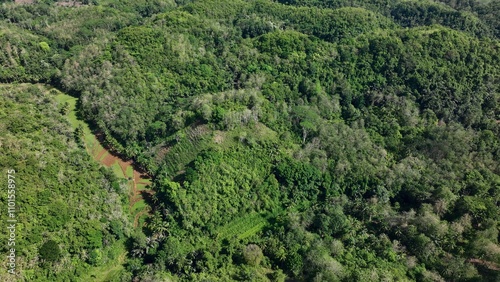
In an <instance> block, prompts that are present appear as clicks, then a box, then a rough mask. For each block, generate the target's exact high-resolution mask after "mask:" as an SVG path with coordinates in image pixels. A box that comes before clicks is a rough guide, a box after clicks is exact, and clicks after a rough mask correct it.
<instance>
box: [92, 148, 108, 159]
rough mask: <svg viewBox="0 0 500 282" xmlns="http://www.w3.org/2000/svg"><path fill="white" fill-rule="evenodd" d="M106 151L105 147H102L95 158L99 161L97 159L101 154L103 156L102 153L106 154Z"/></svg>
mask: <svg viewBox="0 0 500 282" xmlns="http://www.w3.org/2000/svg"><path fill="white" fill-rule="evenodd" d="M107 152H108V151H106V149H102V150H101V151H99V153H97V156H96V157H95V159H96V160H97V161H99V160H100V159H101V158H102V156H103V155H104V154H106V153H107Z"/></svg>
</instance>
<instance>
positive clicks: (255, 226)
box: [218, 213, 268, 239]
mask: <svg viewBox="0 0 500 282" xmlns="http://www.w3.org/2000/svg"><path fill="white" fill-rule="evenodd" d="M267 223H268V221H267V218H266V217H264V216H263V215H261V214H259V213H253V214H248V215H246V216H243V217H240V218H237V219H235V220H233V221H232V222H230V223H228V224H226V225H225V226H223V227H222V228H220V229H219V232H218V234H219V238H222V239H225V238H231V237H237V238H238V239H245V238H248V237H250V236H252V235H255V234H256V233H258V232H259V231H261V230H262V229H263V228H264V227H265V226H266V225H267Z"/></svg>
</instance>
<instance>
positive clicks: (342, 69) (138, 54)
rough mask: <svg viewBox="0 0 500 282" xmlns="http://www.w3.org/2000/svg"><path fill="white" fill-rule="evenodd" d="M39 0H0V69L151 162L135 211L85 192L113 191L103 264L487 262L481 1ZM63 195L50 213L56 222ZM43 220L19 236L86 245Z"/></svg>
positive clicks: (495, 41) (490, 116)
mask: <svg viewBox="0 0 500 282" xmlns="http://www.w3.org/2000/svg"><path fill="white" fill-rule="evenodd" d="M39 2H45V4H43V3H38V4H36V5H25V6H20V5H14V4H4V5H2V6H1V7H0V17H1V18H2V19H3V20H2V22H1V23H0V26H1V33H0V46H1V48H2V49H3V50H5V52H2V53H0V63H1V64H2V66H3V68H2V69H1V70H0V79H1V80H2V82H8V83H14V82H43V83H47V84H50V85H52V86H54V87H57V88H59V89H61V90H64V91H66V92H68V93H70V94H72V95H74V96H77V97H79V104H78V109H79V111H80V113H81V115H82V117H83V118H84V119H86V120H87V121H88V122H89V123H90V124H91V125H92V126H93V127H94V128H95V129H96V130H97V131H98V132H101V133H102V134H103V136H104V144H105V145H107V146H108V147H109V148H110V149H111V150H113V151H115V152H116V153H118V154H120V155H122V156H123V157H125V158H130V159H133V160H134V161H135V162H136V163H137V164H139V165H140V166H142V168H143V169H144V170H146V171H148V172H149V173H151V174H152V175H153V176H154V181H153V188H154V190H155V191H156V194H155V195H154V196H151V197H150V199H148V201H149V204H150V205H151V209H152V212H151V216H150V217H149V219H148V220H147V221H146V224H145V225H144V226H143V227H142V228H139V229H140V230H136V231H135V232H133V233H132V235H130V234H128V233H127V232H123V233H122V230H123V227H122V226H121V225H119V224H117V222H116V221H112V220H111V219H110V218H108V217H109V216H110V213H109V212H107V211H106V210H102V209H107V208H114V207H116V206H118V205H119V203H117V205H116V206H112V207H110V206H109V205H108V206H103V207H101V205H99V208H98V209H96V213H97V215H96V216H95V217H91V218H92V220H94V221H96V220H97V222H96V224H94V225H92V226H91V227H89V228H88V230H97V231H99V232H101V233H102V234H101V236H102V238H101V239H100V240H101V241H99V238H97V239H95V238H94V239H95V240H91V243H90V244H98V243H99V242H100V243H101V244H102V243H103V242H105V240H104V238H105V237H106V231H103V230H110V231H109V232H110V233H109V234H115V235H117V236H118V234H123V236H125V237H128V239H127V243H126V247H127V248H128V257H127V259H126V262H125V268H124V270H123V271H121V272H120V273H118V274H116V275H115V276H113V277H114V279H115V280H120V279H121V280H124V281H129V280H131V279H132V278H133V277H135V278H137V279H138V280H140V281H161V280H183V281H217V280H221V281H234V280H239V281H269V280H270V281H284V280H286V279H291V280H292V281H497V280H498V279H500V245H499V242H498V240H499V223H500V221H499V218H500V210H499V201H500V166H499V160H500V104H499V103H500V91H499V90H500V89H499V87H500V41H499V34H498V31H499V25H498V18H500V17H498V16H497V14H498V11H499V10H500V9H498V2H497V1H477V2H475V1H445V2H447V3H438V2H433V1H399V0H380V1H377V0H371V1H357V0H352V1H341V0H340V1H319V0H318V1H316V0H309V1H300V0H295V1H293V0H292V1H276V2H273V1H268V0H259V1H241V0H240V1H238V0H232V1H229V0H227V1H225V0H217V1H216V0H213V1H161V0H157V1H112V0H98V1H87V2H86V3H88V2H90V4H89V5H83V6H80V7H74V8H68V7H60V6H57V5H54V4H53V3H52V2H53V1H39ZM16 93H18V92H16ZM4 96H5V97H11V98H9V99H15V98H14V97H17V96H19V97H21V98H22V97H23V96H22V95H21V94H17V96H16V95H11V96H8V95H4ZM33 97H38V96H36V95H35V96H33ZM3 99H5V98H3ZM26 99H28V98H26ZM31 99H34V98H31ZM28 100H29V99H28ZM29 101H31V100H29ZM35 101H36V99H35ZM24 104H26V102H22V103H21V102H20V103H18V104H16V105H17V106H16V107H20V109H19V112H20V113H24V114H25V115H27V114H26V113H29V115H28V116H34V115H36V112H34V110H33V109H31V108H30V109H28V108H23V107H26V106H25V105H24ZM46 104H47V107H49V105H51V102H50V101H48V102H46ZM35 105H36V107H41V105H44V104H43V103H34V105H33V107H35ZM58 112H59V111H58V110H56V111H54V112H51V113H46V114H44V115H46V116H47V118H50V117H53V118H59V119H61V118H62V117H61V116H60V114H58ZM5 117H7V115H5ZM8 117H9V118H11V116H8ZM36 120H37V121H38V122H37V123H34V124H32V125H31V126H32V127H33V128H36V127H37V126H38V127H40V128H43V126H42V125H41V124H42V123H43V119H38V118H37V119H36ZM2 124H9V123H2ZM29 125H30V123H24V122H23V123H22V124H21V125H19V126H21V128H25V127H26V126H29ZM10 128H11V127H5V126H4V128H3V129H2V130H11V129H10ZM12 130H15V128H14V129H12ZM17 132H18V133H16V132H12V134H13V135H12V136H15V137H16V138H19V137H18V136H24V135H22V134H24V133H23V132H24V131H23V130H21V131H17ZM63 133H64V132H63ZM14 134H15V135H14ZM40 134H41V133H40ZM47 134H48V133H47ZM62 135H64V134H62ZM62 135H59V137H58V136H57V135H56V134H52V135H51V137H52V138H63V137H60V136H62ZM69 135H70V137H71V134H69ZM31 138H34V137H31ZM67 138H69V137H67ZM43 140H45V139H43ZM49 140H50V139H49ZM2 142H3V141H2ZM47 142H48V141H47ZM3 143H5V142H3ZM30 144H31V143H30ZM36 144H37V143H32V145H31V146H33V148H36V150H40V149H39V148H40V147H39V146H38V145H36ZM46 146H48V145H46ZM65 146H66V147H63V148H59V149H58V150H62V151H63V152H66V150H68V148H72V147H71V146H70V145H65ZM72 146H73V147H75V146H76V145H75V144H74V145H72ZM0 148H1V149H2V150H4V149H5V145H3V146H2V147H0ZM19 150H26V149H19ZM36 150H32V151H35V152H36ZM74 150H77V149H76V147H75V148H74ZM79 152H80V153H81V151H79ZM30 153H32V154H34V153H33V152H31V151H30ZM10 155H12V153H10ZM10 155H7V156H10ZM66 155H68V154H66ZM14 159H16V160H19V157H15V156H14ZM73 159H74V158H73V157H68V159H67V160H68V162H70V161H71V160H73ZM61 162H63V164H62V166H63V167H66V166H67V167H68V169H69V170H71V165H72V164H71V163H68V164H66V163H64V160H61ZM3 163H4V162H2V164H3ZM60 166H61V165H60ZM60 166H59V167H60ZM89 166H90V164H89ZM37 171H38V170H37ZM87 171H88V173H89V174H91V173H92V170H91V169H88V170H87ZM95 171H96V172H95V173H98V171H99V170H97V169H95ZM35 175H36V174H35ZM57 175H58V174H57V172H54V173H53V174H50V175H47V176H46V178H47V179H49V180H50V179H52V180H53V181H54V182H57V183H59V182H60V181H58V178H57V177H58V176H57ZM76 177H78V178H77V179H79V178H85V179H86V178H89V180H88V181H97V182H99V181H98V179H101V178H102V176H100V177H101V178H99V177H96V176H95V177H90V176H86V175H77V176H76ZM108 182H109V180H108ZM33 183H36V181H35V180H33ZM99 183H100V182H99ZM105 183H107V182H105ZM34 185H35V187H38V186H36V185H37V184H34ZM74 185H76V186H71V185H69V186H68V185H64V187H66V188H64V189H77V190H78V191H81V189H80V188H75V187H77V185H78V184H74ZM104 186H105V187H106V185H104ZM93 187H95V186H93ZM105 187H104V188H103V189H100V190H99V189H97V188H92V189H90V190H86V191H81V193H84V192H89V191H94V190H95V191H100V192H99V193H104V191H105V190H106V189H105ZM59 189H61V191H59ZM64 189H63V188H57V189H56V190H52V191H54V193H55V192H56V191H57V193H58V194H56V195H57V197H63V198H64V195H65V194H64V193H67V192H65V191H66V190H64ZM96 189H97V190H96ZM96 193H97V192H96ZM107 193H111V192H107ZM54 197H55V198H57V197H56V196H54ZM40 198H42V197H40V196H38V197H36V198H35V199H37V201H38V199H40ZM64 199H67V200H66V202H65V203H71V201H72V200H71V199H70V198H64ZM56 202H57V201H53V202H50V203H49V204H52V205H54V203H56ZM33 205H35V206H36V205H38V204H33ZM33 205H32V206H33ZM39 205H43V203H42V204H39ZM57 205H59V204H57ZM82 205H83V203H82ZM26 206H27V205H26ZM73 206H74V205H73ZM70 207H71V206H70ZM91 207H95V204H93V203H89V208H91ZM69 209H70V208H69V207H68V210H69ZM94 209H95V208H94ZM42 210H43V209H42ZM49 210H50V209H49ZM26 213H28V211H26ZM32 213H33V212H32ZM66 214H68V212H66V213H63V215H64V216H65V215H66ZM69 214H70V213H69ZM63 215H59V214H57V213H56V214H54V216H55V217H56V218H57V217H58V216H60V217H61V218H62V219H61V220H62V223H60V222H59V221H60V220H55V223H54V224H53V225H54V226H56V227H58V226H62V225H64V226H67V224H70V223H71V224H74V223H73V222H75V219H73V218H65V217H64V216H63ZM49 218H50V217H49ZM100 218H102V220H99V219H100ZM58 222H59V223H58ZM89 222H91V221H89ZM113 222H114V223H113ZM58 224H59V225H58ZM108 224H109V228H108V229H106V226H108ZM121 224H123V223H121ZM36 226H40V225H36ZM46 226H47V227H46V228H44V230H49V231H50V230H51V229H50V228H53V227H50V226H52V225H50V224H47V225H46ZM39 228H41V227H39ZM85 230H87V229H85ZM111 230H114V231H111ZM97 231H96V232H97ZM33 232H34V231H33ZM65 232H66V229H65ZM68 232H69V231H68ZM85 232H90V231H85ZM113 232H115V233H113ZM25 234H31V232H26V233H25ZM49 234H51V233H50V232H49ZM129 235H130V236H129ZM58 236H60V237H58ZM58 236H56V235H54V236H53V237H51V236H48V237H47V238H46V237H42V239H40V240H38V241H36V242H32V243H30V244H32V245H31V246H32V247H31V248H32V249H34V250H37V251H38V252H39V255H40V258H41V257H45V258H46V259H45V261H47V262H50V261H52V260H56V261H61V260H62V259H61V257H65V256H66V257H68V256H69V255H71V254H73V255H75V256H78V255H79V256H82V255H81V254H82V252H83V250H85V252H86V253H87V254H88V259H87V262H86V263H88V264H92V263H93V262H94V260H95V259H97V258H101V257H105V255H104V254H103V253H105V252H106V248H105V246H101V245H99V246H97V245H92V246H81V247H73V245H72V244H73V243H66V244H62V242H60V240H65V239H64V238H67V237H68V236H71V235H68V234H66V233H63V234H61V235H58ZM65 236H66V237H65ZM79 236H84V235H79ZM28 237H29V238H31V235H29V236H28V235H26V238H28ZM118 237H120V236H118ZM50 240H53V241H55V242H56V243H60V244H59V246H63V247H64V248H61V250H60V254H59V255H57V252H54V251H48V249H49V248H47V247H46V244H53V243H49V242H51V241H50ZM58 240H59V241H58ZM82 242H84V240H81V241H78V244H77V243H75V244H76V246H80V245H81V244H83V243H82ZM25 245H26V244H25ZM65 248H66V249H65ZM67 248H73V249H72V252H71V251H68V249H67ZM75 248H76V249H75ZM96 250H97V251H96ZM29 255H30V256H29V258H31V257H36V256H38V253H37V252H32V253H29ZM80 263H81V264H83V263H84V262H83V259H81V260H79V261H77V262H76V263H74V264H73V265H80ZM40 267H41V268H43V269H44V270H45V272H36V273H37V275H39V276H42V275H47V277H49V278H47V279H49V280H50V279H51V277H54V276H57V277H58V278H59V279H61V280H64V277H67V276H62V275H63V274H61V272H59V269H60V268H58V267H57V265H55V264H47V263H46V264H43V265H41V266H40ZM82 267H83V266H82ZM24 269H26V270H24V271H23V275H25V276H26V275H33V273H34V272H33V267H31V268H30V267H26V268H24ZM30 271H31V272H30ZM63 273H66V272H63ZM68 273H70V272H68ZM60 275H61V276H60ZM64 275H70V274H64ZM74 275H75V276H78V275H79V274H78V273H76V274H74ZM60 277H62V278H60ZM39 280H42V278H40V279H39Z"/></svg>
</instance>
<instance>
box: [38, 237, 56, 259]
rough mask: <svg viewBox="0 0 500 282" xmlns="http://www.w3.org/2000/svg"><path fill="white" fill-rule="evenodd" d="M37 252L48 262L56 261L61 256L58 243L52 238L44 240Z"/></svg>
mask: <svg viewBox="0 0 500 282" xmlns="http://www.w3.org/2000/svg"><path fill="white" fill-rule="evenodd" d="M39 253H40V258H41V259H43V260H46V261H49V262H56V261H58V260H59V259H60V258H61V250H60V248H59V245H58V244H57V243H56V242H55V241H53V240H49V241H47V242H45V243H44V244H43V245H42V247H41V248H40V251H39Z"/></svg>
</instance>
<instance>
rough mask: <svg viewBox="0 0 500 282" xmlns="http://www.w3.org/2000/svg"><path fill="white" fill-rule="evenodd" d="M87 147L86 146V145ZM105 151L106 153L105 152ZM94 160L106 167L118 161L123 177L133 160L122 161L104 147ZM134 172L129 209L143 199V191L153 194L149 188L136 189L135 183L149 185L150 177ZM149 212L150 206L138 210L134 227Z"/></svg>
mask: <svg viewBox="0 0 500 282" xmlns="http://www.w3.org/2000/svg"><path fill="white" fill-rule="evenodd" d="M100 137H101V139H102V136H101V135H99V134H97V135H96V138H97V139H98V140H101V139H100ZM86 147H87V146H86ZM87 151H89V153H91V150H90V149H89V148H88V147H87ZM106 153H107V154H106ZM104 154H106V156H105V157H104V159H103V160H102V161H101V160H100V159H101V158H102V156H103V155H104ZM95 159H96V161H98V162H100V163H101V164H103V165H105V166H106V167H111V166H112V165H113V164H114V163H115V162H118V165H119V166H120V168H121V170H122V172H123V175H124V176H125V177H127V168H128V167H129V166H133V162H132V160H128V161H124V160H122V159H121V158H119V157H117V156H115V155H113V154H111V153H110V152H109V151H108V150H106V149H102V150H101V151H99V153H98V154H97V156H96V157H95ZM133 172H134V177H133V178H132V179H130V181H132V183H131V184H132V185H131V191H130V193H129V207H130V210H132V207H133V206H134V205H135V204H136V203H137V202H139V201H141V200H143V199H144V197H143V193H145V194H148V195H153V194H154V191H153V190H150V189H145V190H138V189H137V184H139V183H140V184H143V185H149V184H150V182H149V179H150V177H149V176H148V175H147V174H146V173H141V172H139V171H137V170H135V169H134V170H133ZM149 212H150V208H149V207H147V208H145V209H144V210H142V211H140V212H139V213H137V214H136V215H135V218H134V227H138V224H139V218H140V217H141V216H142V215H144V214H147V213H149Z"/></svg>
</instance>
